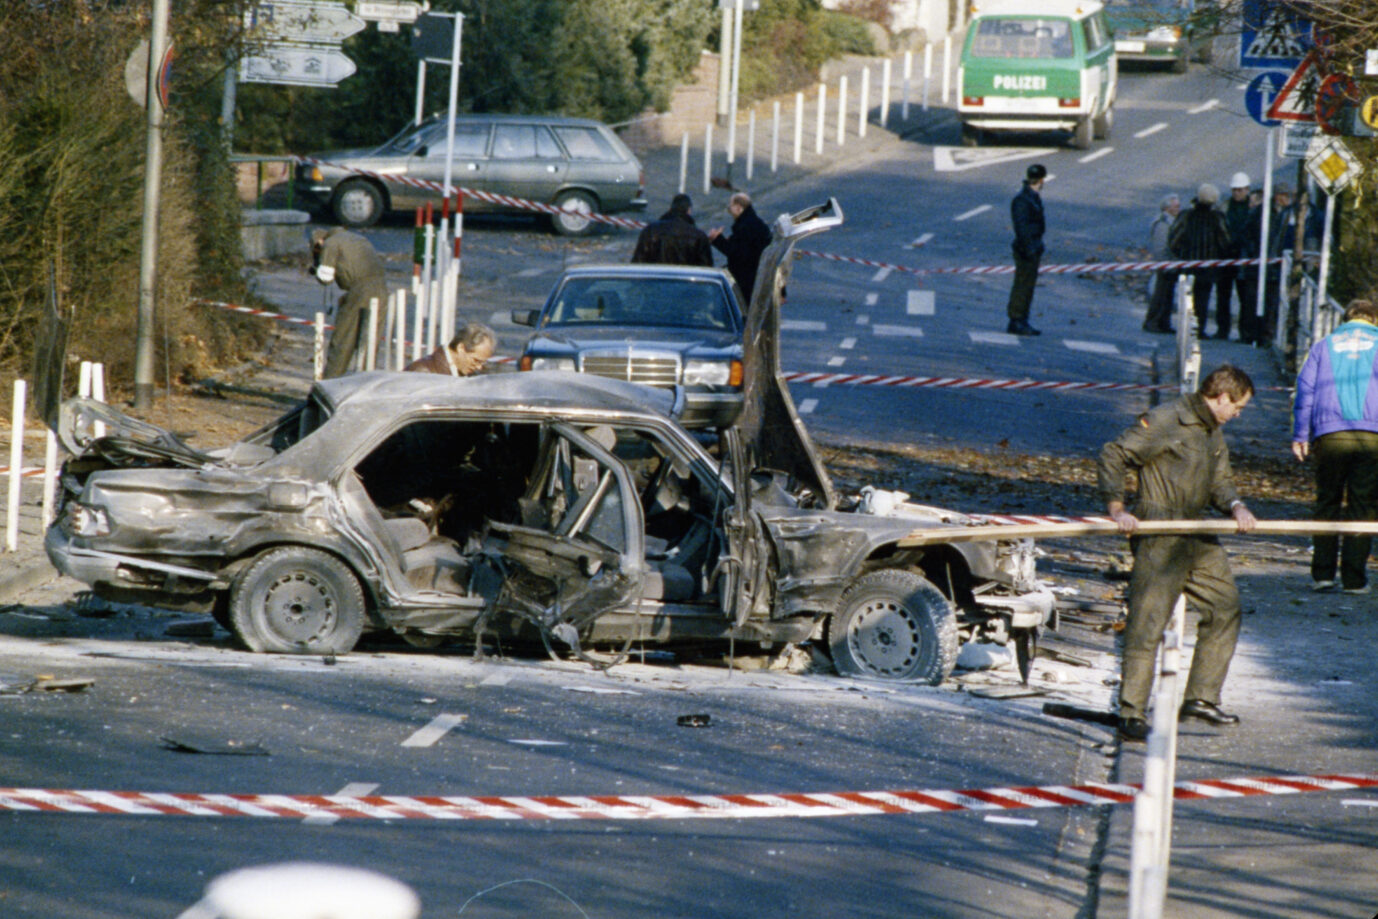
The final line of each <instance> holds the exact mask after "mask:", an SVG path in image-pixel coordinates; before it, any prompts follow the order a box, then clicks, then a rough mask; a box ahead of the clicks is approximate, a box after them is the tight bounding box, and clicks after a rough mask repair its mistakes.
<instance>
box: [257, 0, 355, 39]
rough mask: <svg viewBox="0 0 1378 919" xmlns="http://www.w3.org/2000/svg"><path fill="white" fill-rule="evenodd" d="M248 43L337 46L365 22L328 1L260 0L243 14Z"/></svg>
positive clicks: (342, 5)
mask: <svg viewBox="0 0 1378 919" xmlns="http://www.w3.org/2000/svg"><path fill="white" fill-rule="evenodd" d="M244 27H245V28H246V29H247V30H249V37H250V39H251V40H253V39H257V40H259V41H278V42H327V43H333V44H339V43H340V42H342V41H344V40H345V39H346V38H348V37H349V36H351V35H355V34H357V33H359V32H362V31H363V30H364V29H365V28H366V23H365V22H364V21H363V20H362V19H360V18H359V17H358V16H355V15H354V14H353V13H351V12H350V11H349V10H348V8H346V7H345V5H344V4H343V3H331V2H328V0H261V2H260V3H259V4H258V5H257V6H254V7H251V8H250V9H249V10H248V11H247V12H245V14H244Z"/></svg>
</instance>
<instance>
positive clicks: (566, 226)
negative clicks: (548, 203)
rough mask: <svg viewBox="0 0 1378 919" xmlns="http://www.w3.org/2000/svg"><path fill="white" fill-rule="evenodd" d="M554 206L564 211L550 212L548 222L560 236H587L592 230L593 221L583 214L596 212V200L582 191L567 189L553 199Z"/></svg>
mask: <svg viewBox="0 0 1378 919" xmlns="http://www.w3.org/2000/svg"><path fill="white" fill-rule="evenodd" d="M555 206H556V207H558V208H560V210H562V211H565V212H566V213H563V214H551V215H550V224H551V226H552V227H554V229H555V232H556V233H559V234H560V235H561V236H587V235H589V234H590V233H592V232H593V224H594V221H592V220H590V219H589V218H588V217H586V216H584V215H585V214H596V213H598V202H597V201H595V200H593V196H592V195H589V194H587V193H586V192H582V191H567V192H563V193H561V195H560V196H559V197H558V198H556V199H555Z"/></svg>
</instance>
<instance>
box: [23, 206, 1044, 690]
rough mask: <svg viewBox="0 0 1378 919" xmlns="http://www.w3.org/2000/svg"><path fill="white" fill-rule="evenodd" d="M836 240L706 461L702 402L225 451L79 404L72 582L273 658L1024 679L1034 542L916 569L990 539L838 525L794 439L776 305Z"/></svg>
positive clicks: (387, 390) (342, 394)
mask: <svg viewBox="0 0 1378 919" xmlns="http://www.w3.org/2000/svg"><path fill="white" fill-rule="evenodd" d="M840 220H841V214H840V210H839V209H837V207H836V202H830V203H829V205H827V206H824V207H821V208H815V209H811V210H810V211H808V212H804V213H801V214H796V215H793V216H790V215H786V216H783V217H782V218H781V219H780V221H779V223H778V225H777V227H776V235H777V242H776V243H773V244H772V246H771V248H770V249H768V250H767V253H766V256H765V259H764V260H763V269H762V274H761V277H762V278H770V279H772V281H771V283H763V284H761V285H760V288H761V289H759V290H758V291H757V292H756V296H755V298H754V300H753V303H752V306H751V309H750V310H749V312H748V316H747V322H746V335H745V342H744V346H745V353H744V358H745V361H746V364H747V367H746V386H745V404H744V408H743V411H742V413H741V415H740V417H739V418H738V419H737V421H736V422H735V423H734V424H733V425H732V426H731V427H728V428H725V429H723V430H722V431H720V432H719V435H718V437H717V438H716V440H714V441H712V442H711V443H710V444H709V445H708V446H705V445H704V442H705V441H707V440H708V438H706V437H704V436H703V435H696V434H694V433H692V432H690V431H688V430H686V429H685V428H684V427H683V426H682V425H681V424H680V423H679V420H678V416H679V415H680V413H681V412H682V410H683V407H684V393H683V390H682V389H679V388H675V389H667V388H654V387H647V386H642V385H639V384H635V383H629V382H625V381H621V380H611V379H605V378H602V377H598V376H595V375H591V374H570V373H561V372H558V371H532V372H530V373H517V374H497V375H486V376H477V377H470V378H452V377H444V376H437V375H431V374H415V373H386V372H372V373H357V374H352V375H349V376H345V377H341V378H336V379H331V380H323V381H321V382H318V383H317V384H315V385H314V386H313V387H312V389H311V391H310V394H309V396H308V397H307V399H306V400H305V402H303V403H302V404H301V405H299V406H298V407H296V408H295V409H293V410H291V411H290V412H288V413H287V414H286V415H284V416H283V417H282V418H281V419H279V420H278V421H277V422H276V423H274V424H272V425H269V426H268V427H266V428H264V429H262V430H260V431H259V432H257V433H256V434H254V435H251V436H249V437H248V438H246V439H244V440H243V441H241V442H238V443H235V444H232V445H230V446H228V447H226V448H223V449H219V450H210V451H200V450H196V449H193V448H191V447H189V446H188V445H186V444H185V443H183V442H182V441H181V440H179V439H178V438H176V437H174V436H173V435H171V434H169V433H167V432H165V431H162V430H160V429H158V428H155V427H152V426H150V425H147V424H144V423H142V422H139V421H136V420H134V419H130V418H127V417H125V416H123V415H121V414H120V413H118V412H116V411H114V410H112V409H110V408H109V407H107V406H104V405H102V404H100V403H97V402H92V401H89V400H74V401H71V402H68V403H66V404H64V405H63V407H62V411H61V417H60V419H58V423H57V429H58V432H59V435H60V437H61V439H62V441H63V443H64V445H65V446H66V447H67V448H68V450H69V451H71V452H72V453H73V454H74V456H73V458H71V459H69V460H68V461H67V462H66V463H65V465H64V467H63V472H62V497H61V508H60V513H59V515H58V518H57V520H56V521H55V522H54V523H53V525H52V526H51V527H50V529H49V530H48V533H47V537H46V545H47V550H48V554H49V557H50V558H51V559H52V561H53V563H54V565H56V566H57V568H58V569H59V570H60V571H62V572H63V573H65V574H68V575H70V576H72V577H74V578H76V579H78V580H80V581H83V582H85V583H87V584H89V585H91V587H92V589H93V590H94V592H95V593H96V594H98V595H100V596H103V597H107V598H110V599H114V600H121V601H137V602H143V603H147V604H153V605H159V606H166V607H174V608H182V609H200V610H205V611H209V612H211V613H212V614H213V615H215V617H216V618H217V620H218V621H220V622H221V623H222V624H223V625H225V626H226V627H227V628H228V629H230V630H231V631H232V632H233V633H234V634H235V635H237V636H238V638H239V639H240V641H242V643H243V644H244V645H245V646H247V647H248V648H250V649H252V650H255V651H267V652H283V653H294V652H297V653H334V654H343V653H345V652H347V651H349V650H350V649H351V648H352V647H353V646H354V645H355V643H356V642H357V641H358V639H359V638H360V635H361V634H362V633H363V632H364V631H365V630H392V631H395V632H397V633H400V634H401V635H402V636H403V637H404V638H405V639H407V640H408V641H410V642H412V643H414V644H417V645H422V646H429V645H432V644H435V643H438V642H441V641H444V640H446V639H447V638H449V637H456V636H460V637H465V638H468V639H473V640H475V641H476V643H477V644H476V649H477V651H478V653H481V652H482V649H483V648H484V638H485V636H488V637H496V638H503V637H505V636H511V637H512V638H517V637H519V636H521V635H529V636H532V637H536V638H539V639H541V640H543V641H545V643H546V644H547V646H548V647H550V648H552V649H555V648H559V649H569V651H571V652H572V653H574V654H575V655H577V656H579V657H580V658H582V659H585V660H588V661H590V662H593V663H596V664H609V663H612V662H615V661H616V660H618V659H620V657H619V656H618V655H620V654H625V653H626V652H627V650H628V649H629V648H631V647H633V646H646V645H656V644H672V643H676V642H688V643H692V644H696V645H702V644H703V643H705V642H706V641H707V642H723V643H727V642H729V641H735V642H750V643H752V644H753V645H758V646H760V647H766V648H769V647H777V648H778V647H780V646H782V645H784V644H786V643H791V642H804V641H807V640H813V641H815V642H818V643H819V644H821V645H822V646H823V647H825V648H826V649H827V650H828V651H829V653H830V654H831V657H832V660H833V662H834V664H835V666H836V669H837V671H838V672H839V673H842V674H845V675H853V676H860V677H868V678H875V679H885V680H906V681H923V682H928V683H938V682H940V681H941V680H942V679H944V678H945V677H946V676H947V675H948V674H949V673H950V671H951V670H952V668H953V666H954V663H955V659H956V655H957V648H958V643H959V636H960V637H966V638H975V637H982V638H986V639H994V640H998V641H1007V640H1009V639H1010V638H1013V639H1015V641H1016V648H1017V649H1018V648H1022V649H1023V651H1024V653H1023V654H1022V655H1021V658H1022V659H1023V660H1024V661H1025V662H1027V657H1028V650H1029V647H1030V645H1031V644H1032V640H1033V636H1034V634H1035V632H1036V630H1037V629H1038V628H1039V627H1040V626H1042V625H1044V624H1045V622H1047V619H1048V616H1049V614H1050V611H1051V609H1052V599H1053V598H1052V595H1051V593H1050V592H1049V591H1048V590H1047V589H1046V588H1045V587H1044V586H1043V585H1042V584H1041V583H1040V582H1039V581H1038V579H1037V577H1036V573H1035V569H1034V548H1033V544H1032V541H1030V540H1028V539H1011V540H999V541H993V540H986V541H970V542H964V541H956V540H954V541H953V542H951V543H944V542H937V543H932V544H928V545H924V546H921V547H905V546H903V545H901V543H902V542H903V540H904V539H905V537H906V536H907V535H910V534H912V533H914V532H916V531H922V532H929V533H930V534H931V531H932V530H934V529H939V530H941V529H944V528H946V529H951V530H953V531H954V532H960V529H961V528H963V527H964V526H966V525H967V524H969V523H970V522H971V521H970V520H968V519H967V518H965V517H964V516H962V515H960V514H956V513H953V512H949V511H943V510H939V509H936V508H929V507H924V506H921V505H916V504H907V503H899V504H897V505H896V506H894V507H889V508H886V507H882V505H883V504H885V503H887V502H884V501H877V500H869V501H867V502H864V503H863V502H861V501H859V500H857V499H856V498H855V497H852V498H842V497H839V496H838V495H837V494H836V492H835V489H834V486H833V484H832V482H831V480H830V478H829V477H828V474H827V471H826V470H825V469H824V467H823V465H822V463H821V461H820V459H819V457H818V453H817V450H816V449H815V447H814V445H813V443H812V441H811V440H810V439H809V437H808V433H807V431H806V430H805V428H804V427H803V425H802V423H801V422H800V419H799V416H798V414H797V413H796V412H795V411H794V406H793V402H792V401H791V399H790V395H789V392H788V390H787V389H786V387H785V385H784V383H783V381H782V380H781V377H780V372H779V369H780V368H779V354H778V341H779V330H778V323H779V297H778V294H779V290H780V288H781V287H782V285H783V284H784V282H785V279H786V275H787V267H788V265H789V264H790V249H791V247H792V245H793V242H794V241H796V240H797V239H800V238H803V237H804V236H807V235H809V234H810V233H813V232H817V231H819V230H820V229H824V228H826V227H827V226H829V225H832V224H835V223H837V222H840ZM98 422H99V423H100V424H103V425H104V426H105V432H104V433H103V434H101V435H100V436H97V434H96V431H95V427H96V424H97V423H98ZM870 497H871V498H872V499H874V498H875V495H871V496H870ZM891 497H892V498H893V495H891ZM609 652H612V656H608V655H609Z"/></svg>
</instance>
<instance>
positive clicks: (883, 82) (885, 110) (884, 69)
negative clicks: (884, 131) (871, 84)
mask: <svg viewBox="0 0 1378 919" xmlns="http://www.w3.org/2000/svg"><path fill="white" fill-rule="evenodd" d="M889 120H890V59H889V58H888V57H887V58H886V59H885V60H883V61H881V64H880V126H881V127H882V128H883V127H885V123H886V122H887V121H889Z"/></svg>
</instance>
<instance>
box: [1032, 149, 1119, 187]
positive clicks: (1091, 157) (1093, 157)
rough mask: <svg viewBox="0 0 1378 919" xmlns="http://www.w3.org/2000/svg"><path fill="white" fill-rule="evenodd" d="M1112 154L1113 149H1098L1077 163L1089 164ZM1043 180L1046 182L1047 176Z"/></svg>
mask: <svg viewBox="0 0 1378 919" xmlns="http://www.w3.org/2000/svg"><path fill="white" fill-rule="evenodd" d="M1114 152H1115V148H1114V147H1101V148H1100V149H1099V150H1097V151H1096V152H1095V153H1088V154H1086V155H1085V156H1083V157H1082V158H1081V159H1079V160H1077V162H1078V163H1091V162H1094V161H1096V160H1098V159H1100V158H1101V157H1102V156H1109V155H1110V154H1112V153H1114ZM1044 180H1045V181H1046V180H1047V176H1044Z"/></svg>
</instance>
